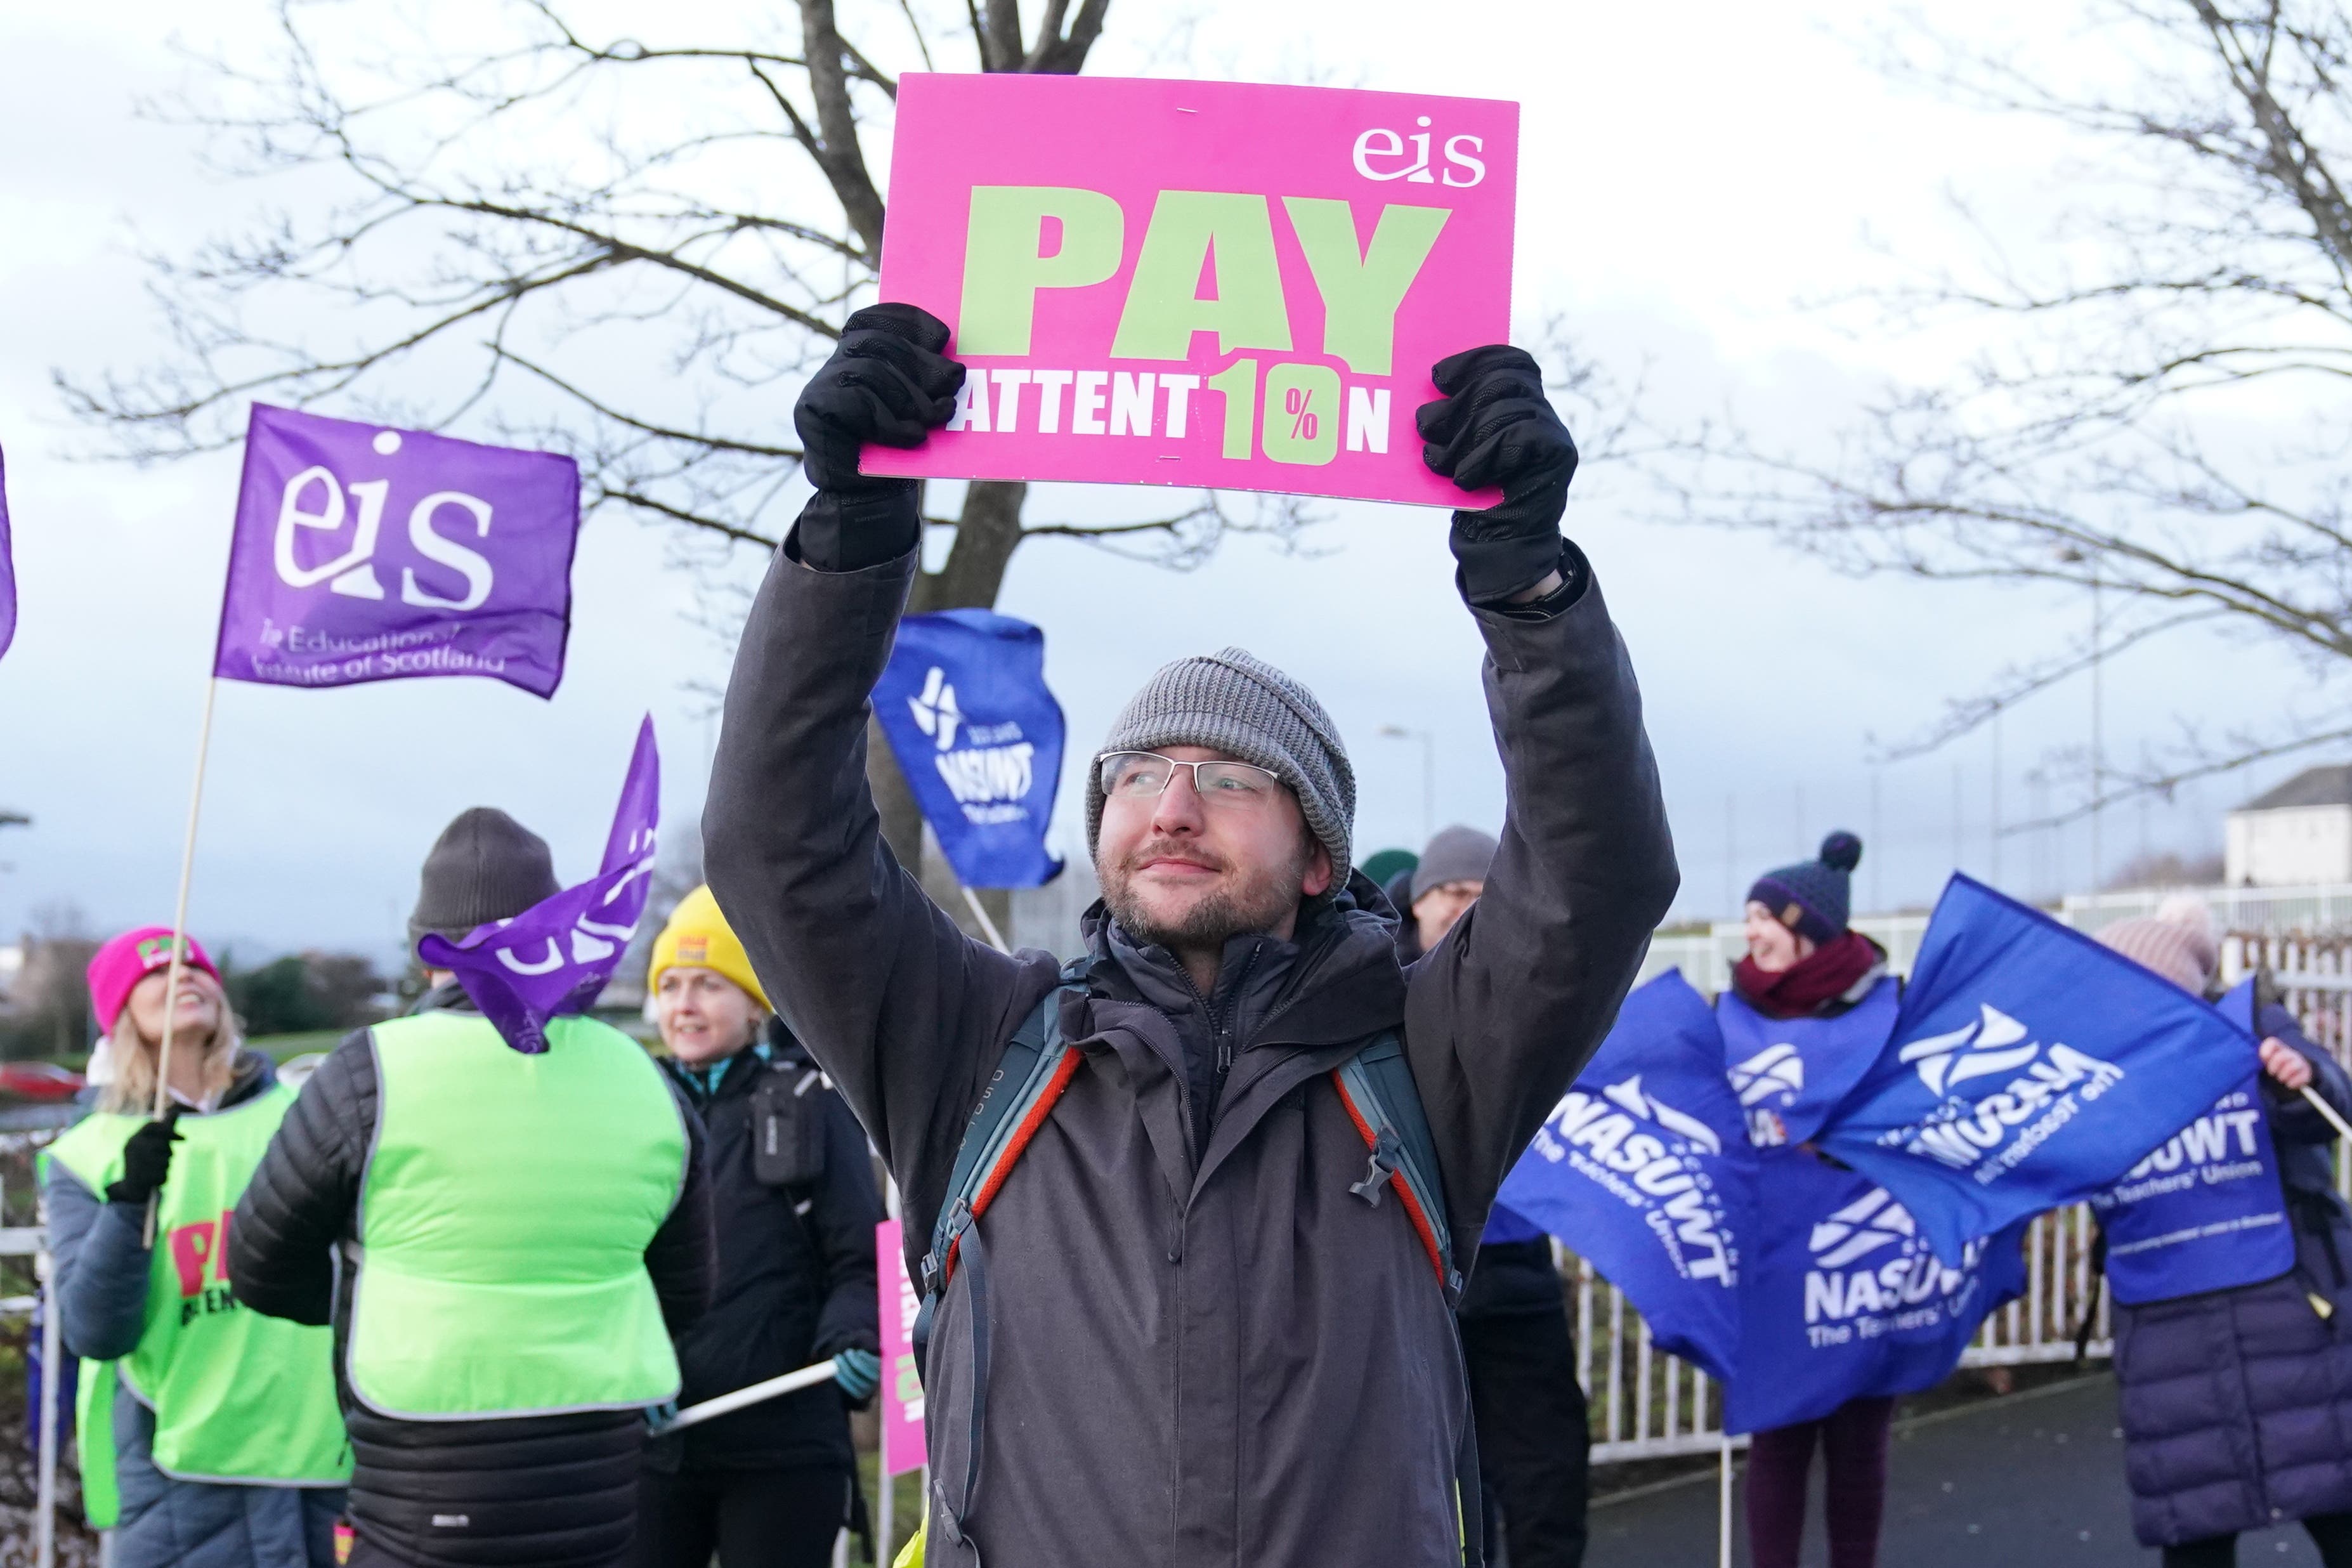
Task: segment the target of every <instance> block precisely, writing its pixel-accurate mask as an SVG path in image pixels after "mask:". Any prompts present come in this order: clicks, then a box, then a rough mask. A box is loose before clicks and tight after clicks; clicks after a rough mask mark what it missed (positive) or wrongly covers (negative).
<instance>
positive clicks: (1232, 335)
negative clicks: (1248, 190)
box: [1110, 191, 1290, 360]
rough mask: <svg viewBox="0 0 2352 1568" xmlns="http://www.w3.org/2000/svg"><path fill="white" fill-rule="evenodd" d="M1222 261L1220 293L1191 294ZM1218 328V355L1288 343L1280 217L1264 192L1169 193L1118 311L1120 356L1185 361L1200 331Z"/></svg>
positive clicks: (1116, 355)
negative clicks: (1277, 238)
mask: <svg viewBox="0 0 2352 1568" xmlns="http://www.w3.org/2000/svg"><path fill="white" fill-rule="evenodd" d="M1212 256H1213V257H1214V258H1215V267H1216V289H1217V292H1216V297H1215V298H1213V299H1209V300H1203V299H1201V298H1199V297H1197V296H1196V295H1195V294H1194V292H1193V290H1194V289H1198V288H1199V287H1200V284H1201V268H1202V265H1203V264H1204V263H1206V262H1207V261H1208V260H1209V259H1210V258H1211V257H1212ZM1205 331H1213V332H1215V333H1216V334H1217V352H1218V353H1221V354H1223V353H1232V352H1233V351H1234V350H1235V349H1286V348H1288V347H1289V346H1290V310H1289V308H1288V307H1287V306H1286V304H1285V303H1284V301H1283V298H1282V267H1281V264H1280V263H1279V262H1277V261H1276V259H1275V255H1274V216H1273V214H1272V213H1271V212H1270V211H1269V210H1268V209H1267V207H1266V205H1265V197H1264V196H1256V195H1239V194H1236V193H1234V192H1228V191H1162V192H1160V199H1159V200H1158V201H1156V202H1154V203H1153V204H1152V207H1151V226H1150V228H1148V229H1146V230H1145V231H1144V235H1143V253H1142V254H1141V255H1140V256H1139V257H1137V258H1136V260H1135V277H1134V279H1133V280H1132V281H1130V282H1129V285H1128V289H1127V305H1126V308H1125V309H1123V310H1120V311H1119V316H1118V335H1117V336H1116V337H1114V338H1113V339H1112V340H1111V345H1110V352H1111V357H1112V358H1113V359H1168V360H1181V359H1185V358H1187V357H1189V356H1190V354H1191V353H1192V334H1193V333H1194V332H1205Z"/></svg>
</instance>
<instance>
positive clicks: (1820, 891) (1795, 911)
mask: <svg viewBox="0 0 2352 1568" xmlns="http://www.w3.org/2000/svg"><path fill="white" fill-rule="evenodd" d="M1861 864H1862V840H1861V839H1859V838H1856V837H1854V836H1853V834H1851V833H1847V832H1845V831H1843V829H1841V830H1839V831H1838V832H1835V833H1832V834H1831V835H1830V836H1829V837H1827V838H1824V839H1822V858H1820V859H1818V860H1804V861H1800V862H1799V863H1798V864H1796V865H1794V866H1783V867H1781V868H1780V869H1779V870H1777V871H1767V872H1765V873H1764V874H1763V875H1762V876H1761V877H1759V878H1757V879H1756V885H1755V886H1754V887H1752V888H1750V889H1748V900H1749V901H1750V902H1751V903H1759V904H1762V905H1763V906H1764V907H1765V908H1766V909H1768V910H1771V911H1772V918H1773V919H1774V920H1776V921H1780V923H1781V924H1782V925H1784V926H1787V927H1788V928H1789V929H1790V931H1795V932H1797V933H1798V934H1799V935H1801V936H1809V937H1811V938H1812V939H1813V940H1814V941H1815V942H1835V941H1836V940H1837V939H1838V938H1840V937H1842V936H1843V935H1844V934H1845V928H1846V918H1847V913H1848V911H1849V910H1851V909H1852V907H1853V868H1855V867H1856V866H1859V865H1861Z"/></svg>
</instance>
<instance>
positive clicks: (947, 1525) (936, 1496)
mask: <svg viewBox="0 0 2352 1568" xmlns="http://www.w3.org/2000/svg"><path fill="white" fill-rule="evenodd" d="M931 1514H932V1516H933V1517H934V1518H936V1519H937V1520H938V1521H940V1534H941V1535H944V1536H946V1537H947V1538H948V1543H949V1544H950V1545H951V1546H961V1545H962V1544H963V1521H961V1520H960V1519H958V1518H956V1511H955V1510H954V1509H952V1508H950V1507H949V1506H948V1489H947V1483H946V1482H944V1481H941V1480H940V1479H937V1478H934V1479H932V1481H931Z"/></svg>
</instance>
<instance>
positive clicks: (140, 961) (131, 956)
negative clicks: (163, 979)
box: [89, 926, 221, 1034]
mask: <svg viewBox="0 0 2352 1568" xmlns="http://www.w3.org/2000/svg"><path fill="white" fill-rule="evenodd" d="M181 940H182V941H183V942H185V943H186V944H187V945H186V947H185V949H184V964H183V967H184V968H189V969H201V970H203V971H204V972H205V973H206V974H209V975H211V976H212V977H213V983H214V984H220V977H221V973H220V971H219V970H217V969H215V968H214V967H213V961H212V959H211V957H210V956H209V955H208V954H206V953H205V950H204V947H203V945H202V944H201V943H199V942H197V941H196V939H195V938H194V937H192V936H191V937H183V938H182V939H181ZM171 963H172V928H171V927H169V926H141V927H140V928H139V929H138V930H137V931H124V932H123V933H122V934H121V936H118V937H116V938H115V939H114V940H113V941H112V942H108V943H107V944H106V945H105V946H103V947H101V948H100V949H99V950H98V952H97V953H96V955H95V956H93V957H92V958H91V959H90V961H89V1005H90V1010H91V1011H92V1012H93V1013H95V1014H97V1016H98V1027H99V1032H100V1034H112V1033H113V1032H114V1021H115V1020H116V1019H117V1018H120V1017H121V1016H122V1008H123V1005H124V1004H125V1003H127V1002H129V1001H130V1000H131V988H132V987H133V986H135V985H137V984H139V983H140V982H141V981H142V980H144V979H146V978H147V976H149V975H150V974H152V973H154V972H155V971H157V970H159V969H166V968H169V967H170V966H171Z"/></svg>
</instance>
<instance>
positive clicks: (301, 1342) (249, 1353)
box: [42, 1085, 352, 1530]
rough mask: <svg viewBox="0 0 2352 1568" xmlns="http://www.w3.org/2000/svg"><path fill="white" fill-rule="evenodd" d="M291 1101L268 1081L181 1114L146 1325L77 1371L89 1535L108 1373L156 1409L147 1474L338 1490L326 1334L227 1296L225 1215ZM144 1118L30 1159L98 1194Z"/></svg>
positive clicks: (103, 1505) (345, 1473) (101, 1487)
mask: <svg viewBox="0 0 2352 1568" xmlns="http://www.w3.org/2000/svg"><path fill="white" fill-rule="evenodd" d="M293 1103H294V1095H293V1091H292V1090H290V1089H287V1088H285V1087H284V1086H283V1085H273V1086H272V1087H270V1088H269V1089H266V1090H264V1091H263V1092H262V1093H260V1094H257V1095H256V1096H254V1098H252V1099H251V1100H247V1101H245V1102H244V1103H243V1104H241V1105H235V1106H231V1107H230V1108H229V1109H228V1110H221V1111H215V1112H214V1113H213V1114H212V1115H210V1116H183V1117H182V1118H181V1119H180V1121H179V1133H180V1141H179V1142H177V1143H175V1144H173V1148H172V1173H171V1176H170V1178H169V1179H168V1180H166V1181H165V1182H164V1184H163V1191H162V1192H161V1193H160V1194H157V1196H156V1209H155V1238H156V1246H155V1248H154V1253H153V1259H152V1266H151V1267H150V1268H149V1269H148V1273H147V1316H146V1324H147V1326H146V1328H145V1330H144V1331H142V1333H141V1334H140V1336H139V1344H138V1347H137V1348H136V1349H134V1350H133V1351H132V1352H131V1353H130V1354H129V1355H127V1356H125V1357H123V1358H122V1359H121V1361H117V1362H88V1361H86V1362H84V1363H81V1384H80V1387H79V1390H78V1391H77V1399H76V1403H75V1406H74V1416H75V1420H76V1422H77V1423H78V1424H79V1425H78V1427H77V1430H78V1431H79V1433H80V1435H81V1437H80V1441H81V1453H82V1498H83V1502H84V1510H85V1511H86V1512H87V1513H88V1515H89V1521H90V1523H91V1524H92V1525H93V1526H95V1527H97V1528H99V1529H100V1530H104V1529H107V1528H110V1526H111V1525H112V1524H113V1523H114V1520H115V1515H116V1513H117V1511H118V1509H119V1500H118V1496H117V1492H116V1488H115V1477H114V1439H113V1426H114V1392H115V1380H116V1378H117V1377H120V1378H121V1381H122V1383H123V1384H125V1385H127V1386H128V1387H129V1388H130V1390H131V1394H132V1395H133V1396H134V1397H135V1398H137V1399H138V1401H139V1402H140V1403H141V1404H142V1405H146V1406H147V1407H148V1408H149V1409H150V1410H152V1411H153V1412H154V1413H155V1447H154V1458H155V1468H157V1469H159V1470H162V1471H163V1473H164V1474H165V1475H167V1476H171V1477H173V1478H174V1479H179V1480H187V1481H232V1482H240V1483H244V1484H247V1485H268V1486H293V1487H339V1486H341V1485H343V1484H344V1483H345V1482H346V1481H348V1480H349V1479H351V1474H352V1463H351V1448H350V1447H349V1445H348V1444H347V1443H346V1442H345V1441H344V1437H343V1417H342V1413H341V1411H340V1410H338V1409H337V1408H336V1405H335V1377H334V1345H333V1336H332V1335H331V1333H330V1332H329V1331H327V1330H326V1329H323V1328H308V1327H305V1326H304V1325H302V1324H300V1323H289V1322H288V1321H285V1320H284V1319H282V1318H267V1317H264V1316H262V1315H261V1314H260V1313H258V1312H256V1311H254V1310H251V1309H250V1308H247V1306H245V1305H244V1304H243V1303H242V1302H240V1301H238V1300H236V1297H235V1296H233V1295H232V1294H230V1291H229V1284H228V1258H227V1254H228V1221H229V1215H230V1212H231V1211H232V1210H234V1209H235V1208H236V1201H237V1199H238V1198H240V1197H242V1196H243V1195H244V1194H245V1188H246V1184H247V1183H248V1182H250V1181H251V1180H252V1179H253V1172H254V1167H255V1166H257V1165H258V1164H260V1163H261V1156H262V1153H263V1152H264V1151H266V1150H267V1149H268V1147H269V1140H270V1138H271V1137H272V1136H273V1135H274V1134H275V1133H276V1132H277V1131H278V1123H279V1122H281V1121H285V1120H286V1110H287V1108H288V1107H289V1106H290V1105H292V1104H293ZM146 1121H147V1119H146V1118H145V1117H143V1116H124V1115H116V1114H110V1113H100V1114H99V1115H96V1116H92V1117H89V1118H88V1119H87V1120H85V1121H81V1122H79V1123H78V1124H77V1125H76V1126H75V1127H74V1128H73V1129H72V1131H68V1132H67V1133H66V1134H65V1135H64V1136H63V1137H61V1138H59V1139H58V1141H57V1142H55V1143H53V1144H51V1145H50V1146H49V1147H48V1149H47V1150H46V1151H45V1152H43V1154H42V1159H43V1160H44V1161H45V1162H46V1161H49V1160H55V1161H57V1162H58V1163H59V1164H61V1165H63V1166H64V1167H65V1168H66V1169H67V1170H68V1171H69V1172H71V1173H73V1176H74V1178H75V1180H77V1181H79V1182H80V1183H81V1184H82V1185H84V1186H86V1187H88V1188H89V1190H90V1191H91V1192H94V1193H97V1194H100V1195H101V1196H102V1195H103V1194H105V1192H106V1189H107V1188H108V1187H110V1186H111V1185H112V1184H115V1183H116V1182H118V1181H120V1180H121V1179H122V1146H123V1145H124V1144H125V1143H127V1142H130V1139H131V1133H133V1132H135V1131H138V1130H139V1129H140V1128H141V1127H142V1126H143V1125H145V1123H146Z"/></svg>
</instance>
